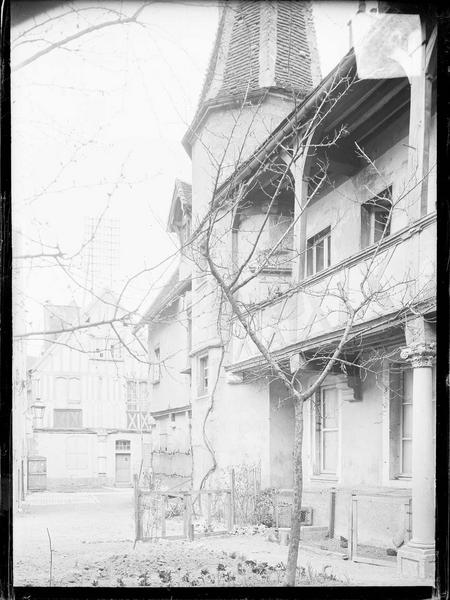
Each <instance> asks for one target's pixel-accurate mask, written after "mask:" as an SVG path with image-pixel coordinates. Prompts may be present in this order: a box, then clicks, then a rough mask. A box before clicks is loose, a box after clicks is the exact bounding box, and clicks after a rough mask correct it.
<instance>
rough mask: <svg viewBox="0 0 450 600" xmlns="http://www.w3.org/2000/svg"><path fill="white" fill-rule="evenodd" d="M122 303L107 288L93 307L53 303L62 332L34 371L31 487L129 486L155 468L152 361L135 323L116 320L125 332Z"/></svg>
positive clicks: (51, 313) (50, 322)
mask: <svg viewBox="0 0 450 600" xmlns="http://www.w3.org/2000/svg"><path fill="white" fill-rule="evenodd" d="M116 302H117V301H116V299H115V298H114V297H113V296H112V294H111V293H109V292H106V293H104V294H103V295H102V296H101V297H99V298H98V299H96V300H95V301H94V302H93V303H92V305H91V306H90V307H88V309H87V310H85V311H82V310H80V309H79V308H78V307H77V306H74V305H71V306H50V305H48V306H46V309H45V313H46V331H49V332H51V331H55V333H54V334H53V335H52V334H48V335H47V336H46V337H47V340H46V342H45V344H46V346H45V348H44V351H43V353H42V355H41V356H40V357H39V358H38V359H37V360H35V361H34V362H33V364H32V365H31V366H30V368H29V371H28V412H29V414H30V419H31V421H32V430H31V432H30V435H29V439H28V482H27V487H28V491H30V492H32V491H34V490H42V489H49V490H67V489H80V488H83V487H85V488H89V487H97V486H112V485H115V486H129V485H131V484H132V478H133V475H134V474H138V475H139V474H140V475H141V477H142V475H143V473H144V472H146V471H149V470H150V458H151V428H152V420H151V416H150V414H149V405H148V400H149V395H148V365H147V364H146V363H145V361H144V362H139V361H138V360H137V359H136V358H135V356H133V353H134V352H135V351H136V348H133V343H132V341H131V338H130V335H129V334H128V333H127V328H126V327H124V326H123V325H122V323H116V325H115V327H116V329H117V328H118V330H119V336H120V337H118V336H117V335H116V333H115V332H114V331H113V329H112V327H111V325H110V324H109V322H108V320H109V319H111V318H112V316H113V314H114V310H115V304H116ZM102 322H106V323H105V324H104V325H101V324H99V325H95V324H96V323H102ZM86 323H87V324H88V326H87V327H83V325H85V324H86ZM89 324H92V327H90V326H89ZM78 327H79V328H78ZM61 329H63V330H64V329H68V330H69V331H67V332H63V333H57V332H58V331H59V330H61ZM71 329H73V331H70V330H71ZM127 348H129V349H130V350H131V351H129V350H128V349H127Z"/></svg>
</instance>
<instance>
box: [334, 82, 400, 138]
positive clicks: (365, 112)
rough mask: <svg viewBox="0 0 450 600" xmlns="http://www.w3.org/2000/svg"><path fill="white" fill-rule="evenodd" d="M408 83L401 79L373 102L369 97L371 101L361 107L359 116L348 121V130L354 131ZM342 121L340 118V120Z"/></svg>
mask: <svg viewBox="0 0 450 600" xmlns="http://www.w3.org/2000/svg"><path fill="white" fill-rule="evenodd" d="M407 89H408V84H407V83H405V81H404V80H403V79H402V82H401V84H398V85H396V86H395V87H394V88H393V89H391V90H390V91H388V92H384V94H380V95H379V97H378V100H377V101H376V102H373V101H372V100H373V99H371V103H370V105H369V106H367V108H364V107H363V108H362V109H361V110H360V111H359V112H358V114H359V115H360V116H359V118H357V119H355V120H354V121H351V122H350V123H348V130H349V131H355V129H357V128H358V127H359V126H360V125H361V124H362V123H365V122H366V121H367V120H368V119H369V118H370V117H371V116H372V115H375V114H376V113H377V112H378V111H379V110H380V109H382V108H384V107H385V106H386V104H387V103H388V102H389V100H392V99H393V98H395V96H396V95H397V94H399V93H400V92H401V91H402V90H407ZM341 122H342V120H341Z"/></svg>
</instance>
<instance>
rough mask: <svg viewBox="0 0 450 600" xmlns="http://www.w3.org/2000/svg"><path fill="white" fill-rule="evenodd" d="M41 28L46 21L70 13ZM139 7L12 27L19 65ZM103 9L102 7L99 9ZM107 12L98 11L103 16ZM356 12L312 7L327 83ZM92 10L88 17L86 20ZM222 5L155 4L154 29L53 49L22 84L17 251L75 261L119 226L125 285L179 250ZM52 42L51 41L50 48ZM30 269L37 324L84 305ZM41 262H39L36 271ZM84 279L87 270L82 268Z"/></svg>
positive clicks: (149, 18) (15, 107)
mask: <svg viewBox="0 0 450 600" xmlns="http://www.w3.org/2000/svg"><path fill="white" fill-rule="evenodd" d="M67 4H68V3H66V6H65V7H64V9H63V10H62V9H58V11H59V12H58V11H56V12H52V13H49V14H45V15H42V16H39V17H37V18H36V22H37V23H39V22H41V21H42V20H44V19H45V20H48V19H49V17H54V16H56V15H57V14H60V13H61V11H62V12H64V13H66V12H68V11H67V10H66V9H67ZM139 4H140V3H138V2H130V1H128V2H125V3H123V4H122V3H120V2H99V3H94V2H75V3H72V5H73V6H76V7H77V9H82V10H77V12H76V13H73V12H72V13H71V14H67V15H66V16H64V17H61V18H58V19H52V20H50V21H48V23H47V24H46V25H45V27H43V28H42V27H40V28H37V29H33V27H34V25H35V22H34V21H26V22H23V23H21V24H20V26H16V27H14V26H13V30H12V34H11V39H12V52H11V55H12V56H11V61H12V64H13V65H14V64H18V63H20V62H21V61H22V60H24V59H25V58H27V57H29V56H30V55H32V54H33V53H35V52H36V51H38V50H40V49H43V48H45V47H46V46H47V45H48V42H55V41H57V40H59V39H61V38H63V37H65V36H67V35H72V34H73V33H74V32H76V31H78V30H80V29H83V28H85V27H87V26H90V25H93V24H96V23H100V22H104V21H105V20H110V19H111V18H113V17H112V16H111V14H106V13H105V10H106V9H107V8H112V9H115V10H117V9H121V7H123V10H126V12H127V13H132V12H133V11H134V10H135V9H136V8H137V7H138V6H139ZM93 7H97V8H96V9H93ZM98 7H99V8H98ZM356 8H357V2H325V1H323V2H313V14H314V19H315V25H316V33H317V38H318V47H319V54H320V60H321V67H322V74H323V75H325V74H326V73H327V72H328V71H329V70H330V69H331V68H332V67H333V66H334V65H335V64H336V63H337V62H338V61H339V60H340V59H341V58H342V56H343V55H344V54H345V53H346V52H347V50H348V47H349V41H348V39H349V34H348V27H347V22H348V21H349V19H350V18H351V17H352V15H354V13H355V12H356ZM86 9H88V10H86ZM217 17H218V11H217V7H216V6H215V4H214V3H213V2H208V3H206V4H203V5H202V4H201V3H200V2H198V1H197V2H194V3H189V2H184V3H177V2H166V3H156V4H152V5H150V6H149V7H147V8H145V10H144V11H143V12H142V14H141V18H140V21H141V22H142V23H144V24H145V26H141V25H137V24H130V25H126V26H121V27H117V26H116V27H111V28H105V29H102V30H100V31H96V32H94V33H91V34H89V35H87V36H84V37H82V38H79V39H78V40H76V41H74V42H72V43H71V44H70V45H69V46H67V47H64V48H60V49H56V50H52V51H51V52H49V53H48V54H46V55H45V56H42V57H40V58H38V59H37V60H35V61H33V62H31V63H30V64H29V65H27V66H25V67H23V68H21V69H19V70H17V71H16V72H13V76H12V136H13V143H12V161H13V172H12V177H13V227H14V229H16V230H20V231H21V232H22V234H21V235H20V236H19V237H17V236H16V238H15V244H16V246H17V248H19V246H18V243H19V241H20V242H21V246H22V247H21V248H20V250H19V249H18V250H17V251H18V252H19V253H20V252H23V251H24V250H25V251H32V252H33V251H36V249H37V246H33V245H31V246H30V244H29V242H28V243H26V240H27V239H29V238H33V239H37V238H38V236H40V238H41V239H42V240H44V241H46V243H50V244H51V243H55V242H58V243H59V244H60V247H61V249H62V250H63V251H65V252H74V251H76V250H77V249H78V248H79V246H80V244H81V242H82V239H83V224H84V221H85V218H86V217H88V216H94V217H95V216H98V215H100V214H101V213H102V212H103V211H104V210H105V207H106V206H108V207H109V208H108V210H107V214H106V216H108V217H110V218H117V219H119V220H120V227H121V245H120V256H121V269H120V274H121V277H122V278H126V277H127V276H130V275H132V274H134V273H136V272H137V271H139V270H141V269H143V268H145V267H150V266H152V265H155V264H157V263H159V262H160V261H163V260H164V259H165V258H166V257H168V256H170V255H171V254H173V253H174V252H175V245H174V241H173V239H172V238H171V236H170V235H168V234H167V233H166V231H165V227H166V222H167V215H168V211H169V206H170V199H171V194H172V189H173V181H174V179H175V178H176V177H179V178H182V179H185V180H186V181H190V179H191V174H190V161H189V158H188V156H187V154H186V152H185V150H184V149H183V147H182V146H181V138H182V136H183V134H184V133H185V131H186V129H187V127H188V125H189V123H190V121H191V119H192V116H193V114H194V111H195V108H196V104H197V100H198V96H199V93H200V89H201V86H202V82H203V78H204V75H205V71H206V67H207V61H208V58H209V55H210V52H211V48H212V45H213V41H214V36H215V33H216V27H217ZM42 40H44V41H42ZM21 264H22V265H26V266H27V268H26V269H24V270H23V271H22V273H23V276H24V277H23V280H22V283H21V284H20V285H21V292H22V293H23V295H24V297H26V303H27V304H26V306H27V317H26V320H27V321H28V322H29V326H31V324H32V326H33V327H35V326H39V321H40V318H41V313H42V303H43V302H45V301H46V300H49V301H50V302H52V303H67V302H69V301H70V300H71V299H75V300H76V301H77V302H82V301H83V296H82V295H80V293H79V290H78V291H77V288H76V286H75V285H74V284H73V282H71V281H70V280H69V279H68V278H67V277H66V276H64V275H63V274H62V273H60V272H58V271H57V270H55V269H54V268H51V267H48V266H43V265H40V266H39V268H34V269H29V268H28V267H29V264H30V263H29V261H26V262H25V261H22V263H21ZM36 264H38V263H35V265H36ZM167 265H168V263H167V264H165V266H164V269H162V270H161V269H159V270H156V271H154V272H153V271H152V272H150V273H149V274H148V275H147V276H144V277H141V278H139V279H138V280H137V281H136V282H135V283H134V287H133V294H134V295H137V296H142V297H144V296H145V295H147V294H148V291H149V289H150V287H151V286H152V285H153V287H155V286H156V287H157V286H158V285H161V281H162V280H161V279H160V277H161V274H162V275H163V277H164V274H165V273H167V270H168V268H167ZM74 273H75V276H76V277H78V276H80V277H81V272H77V271H76V270H74Z"/></svg>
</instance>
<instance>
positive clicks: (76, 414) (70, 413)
mask: <svg viewBox="0 0 450 600" xmlns="http://www.w3.org/2000/svg"><path fill="white" fill-rule="evenodd" d="M53 427H58V428H60V429H75V428H80V427H82V411H81V410H78V409H69V408H67V409H61V408H55V409H54V410H53Z"/></svg>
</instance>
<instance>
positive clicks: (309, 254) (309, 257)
mask: <svg viewBox="0 0 450 600" xmlns="http://www.w3.org/2000/svg"><path fill="white" fill-rule="evenodd" d="M313 258H314V250H313V249H312V247H310V248H308V250H307V251H306V274H307V275H312V274H313V272H314V268H313Z"/></svg>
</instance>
